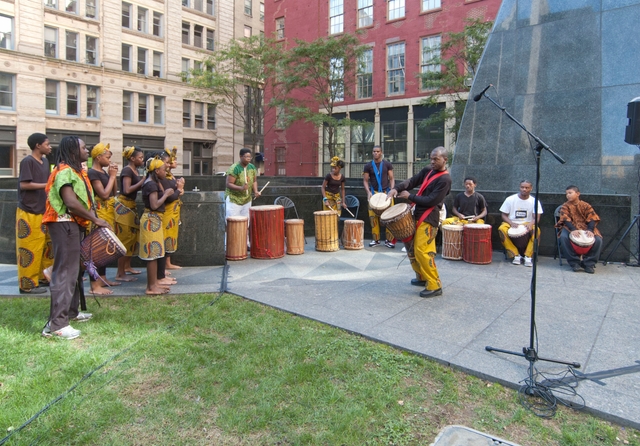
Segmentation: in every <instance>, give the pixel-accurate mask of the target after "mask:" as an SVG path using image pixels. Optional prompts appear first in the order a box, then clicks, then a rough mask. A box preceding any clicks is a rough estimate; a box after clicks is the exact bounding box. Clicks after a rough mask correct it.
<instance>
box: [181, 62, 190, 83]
mask: <svg viewBox="0 0 640 446" xmlns="http://www.w3.org/2000/svg"><path fill="white" fill-rule="evenodd" d="M189 74H190V73H189V59H182V77H183V78H184V79H185V80H186V79H189Z"/></svg>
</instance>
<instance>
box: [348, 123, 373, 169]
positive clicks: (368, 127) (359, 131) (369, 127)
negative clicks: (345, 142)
mask: <svg viewBox="0 0 640 446" xmlns="http://www.w3.org/2000/svg"><path fill="white" fill-rule="evenodd" d="M375 128H376V125H375V124H374V123H373V122H366V123H364V124H358V125H355V126H353V127H351V162H352V163H362V162H364V161H365V160H366V159H369V158H370V156H371V152H372V151H373V144H374V140H375V133H376V132H375Z"/></svg>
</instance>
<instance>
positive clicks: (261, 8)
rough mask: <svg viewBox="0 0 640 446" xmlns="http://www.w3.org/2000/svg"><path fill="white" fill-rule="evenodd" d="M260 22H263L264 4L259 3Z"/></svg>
mask: <svg viewBox="0 0 640 446" xmlns="http://www.w3.org/2000/svg"><path fill="white" fill-rule="evenodd" d="M260 21H261V22H264V3H262V2H260Z"/></svg>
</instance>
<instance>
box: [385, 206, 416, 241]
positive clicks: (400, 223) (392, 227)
mask: <svg viewBox="0 0 640 446" xmlns="http://www.w3.org/2000/svg"><path fill="white" fill-rule="evenodd" d="M380 222H381V223H382V224H383V225H384V226H386V227H387V229H388V230H389V231H391V233H392V234H393V236H394V237H395V238H397V239H398V240H402V241H404V240H406V239H408V238H410V237H413V234H415V232H416V224H415V222H414V221H413V215H411V206H409V205H408V204H407V203H400V204H396V205H395V206H391V207H390V208H389V209H387V210H386V211H384V212H383V213H382V215H381V216H380Z"/></svg>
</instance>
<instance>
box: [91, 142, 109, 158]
mask: <svg viewBox="0 0 640 446" xmlns="http://www.w3.org/2000/svg"><path fill="white" fill-rule="evenodd" d="M110 148H111V144H107V145H105V144H104V143H102V142H99V143H98V144H96V145H95V146H93V149H91V158H93V159H96V158H97V157H99V156H100V155H102V154H103V153H105V152H108V151H109V149H110Z"/></svg>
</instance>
